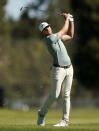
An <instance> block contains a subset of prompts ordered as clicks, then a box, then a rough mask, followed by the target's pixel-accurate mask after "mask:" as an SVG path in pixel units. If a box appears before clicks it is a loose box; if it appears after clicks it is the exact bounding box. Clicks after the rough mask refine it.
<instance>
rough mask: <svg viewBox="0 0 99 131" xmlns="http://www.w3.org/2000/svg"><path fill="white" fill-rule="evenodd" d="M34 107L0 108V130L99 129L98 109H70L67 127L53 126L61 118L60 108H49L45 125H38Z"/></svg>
mask: <svg viewBox="0 0 99 131" xmlns="http://www.w3.org/2000/svg"><path fill="white" fill-rule="evenodd" d="M37 111H38V110H36V109H34V110H31V111H29V112H23V111H15V110H14V111H13V110H6V109H0V131H54V130H58V131H60V130H61V131H65V130H68V131H99V110H98V109H71V114H70V124H69V127H63V128H58V127H53V124H56V123H57V122H59V121H60V120H61V115H62V114H61V110H60V109H57V110H56V109H53V110H50V111H49V112H48V114H47V116H46V120H45V121H46V126H45V127H38V126H37V125H36V121H37Z"/></svg>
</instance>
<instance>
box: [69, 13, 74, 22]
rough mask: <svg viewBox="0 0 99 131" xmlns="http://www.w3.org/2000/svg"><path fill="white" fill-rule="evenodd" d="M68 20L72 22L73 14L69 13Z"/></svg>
mask: <svg viewBox="0 0 99 131" xmlns="http://www.w3.org/2000/svg"><path fill="white" fill-rule="evenodd" d="M69 21H72V22H73V21H74V18H73V15H71V14H70V15H69Z"/></svg>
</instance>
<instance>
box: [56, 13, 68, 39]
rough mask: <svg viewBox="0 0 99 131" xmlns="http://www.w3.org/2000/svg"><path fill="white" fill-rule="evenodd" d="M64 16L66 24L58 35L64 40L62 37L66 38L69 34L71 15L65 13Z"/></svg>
mask: <svg viewBox="0 0 99 131" xmlns="http://www.w3.org/2000/svg"><path fill="white" fill-rule="evenodd" d="M63 16H64V18H65V24H64V26H63V27H62V29H61V30H60V31H59V32H58V33H57V34H58V38H62V36H64V35H65V34H66V33H67V32H68V28H69V14H66V13H63Z"/></svg>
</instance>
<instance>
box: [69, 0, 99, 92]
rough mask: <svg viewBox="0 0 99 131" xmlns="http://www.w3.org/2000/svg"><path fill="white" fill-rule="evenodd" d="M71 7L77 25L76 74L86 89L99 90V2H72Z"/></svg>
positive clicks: (85, 0)
mask: <svg viewBox="0 0 99 131" xmlns="http://www.w3.org/2000/svg"><path fill="white" fill-rule="evenodd" d="M71 7H72V9H73V13H74V16H75V23H76V31H75V37H76V38H75V41H74V43H75V46H77V48H76V51H75V52H76V53H75V56H74V64H75V74H76V76H77V78H78V80H79V81H80V82H81V83H82V84H83V85H84V86H85V87H86V88H88V89H93V90H94V89H95V88H96V89H98V90H99V88H98V87H99V33H98V30H99V15H98V8H99V1H98V0H94V1H93V0H71ZM76 43H77V44H76ZM94 91H96V92H98V91H97V90H94Z"/></svg>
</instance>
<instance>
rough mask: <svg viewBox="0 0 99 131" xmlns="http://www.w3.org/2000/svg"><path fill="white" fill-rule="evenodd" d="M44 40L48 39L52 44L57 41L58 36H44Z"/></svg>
mask: <svg viewBox="0 0 99 131" xmlns="http://www.w3.org/2000/svg"><path fill="white" fill-rule="evenodd" d="M46 39H49V40H50V41H52V42H54V41H56V40H58V34H57V33H55V34H51V35H48V36H46Z"/></svg>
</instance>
